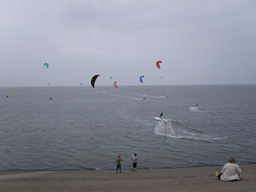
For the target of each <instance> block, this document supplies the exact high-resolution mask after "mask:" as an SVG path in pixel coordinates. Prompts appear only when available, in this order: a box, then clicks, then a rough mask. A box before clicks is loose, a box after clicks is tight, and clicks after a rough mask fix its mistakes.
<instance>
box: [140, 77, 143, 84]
mask: <svg viewBox="0 0 256 192" xmlns="http://www.w3.org/2000/svg"><path fill="white" fill-rule="evenodd" d="M142 78H144V75H142V76H140V82H141V83H143V80H142Z"/></svg>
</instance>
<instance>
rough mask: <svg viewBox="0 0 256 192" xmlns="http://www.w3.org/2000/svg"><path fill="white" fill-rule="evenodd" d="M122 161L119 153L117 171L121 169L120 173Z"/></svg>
mask: <svg viewBox="0 0 256 192" xmlns="http://www.w3.org/2000/svg"><path fill="white" fill-rule="evenodd" d="M121 161H122V159H121V156H120V155H118V156H117V159H116V173H117V172H118V169H119V171H120V173H122V168H121Z"/></svg>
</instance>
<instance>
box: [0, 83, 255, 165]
mask: <svg viewBox="0 0 256 192" xmlns="http://www.w3.org/2000/svg"><path fill="white" fill-rule="evenodd" d="M13 90H15V95H12V91H13ZM7 95H8V97H7ZM196 104H199V106H198V108H195V105H196ZM161 112H163V120H161V121H158V120H155V119H154V118H155V117H158V116H159V114H160V113H161ZM164 120H166V124H165V121H164ZM165 130H166V134H165ZM133 153H137V154H138V157H139V161H138V168H149V169H151V168H166V167H193V166H208V165H223V164H224V163H225V162H226V159H227V157H228V156H230V155H232V156H234V157H235V158H236V160H237V162H238V163H239V164H250V163H256V86H249V85H248V86H246V85H244V86H124V87H121V86H120V88H118V89H114V88H113V87H107V86H106V87H104V86H102V87H96V88H95V89H93V88H91V87H84V86H81V87H19V88H0V170H84V169H96V170H104V169H115V158H116V156H117V155H119V154H120V155H121V157H122V160H123V162H122V168H123V169H130V168H131V164H132V162H131V156H132V155H133Z"/></svg>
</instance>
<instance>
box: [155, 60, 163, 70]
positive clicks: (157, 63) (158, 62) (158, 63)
mask: <svg viewBox="0 0 256 192" xmlns="http://www.w3.org/2000/svg"><path fill="white" fill-rule="evenodd" d="M160 63H162V61H161V60H159V61H157V62H156V66H157V68H158V69H160Z"/></svg>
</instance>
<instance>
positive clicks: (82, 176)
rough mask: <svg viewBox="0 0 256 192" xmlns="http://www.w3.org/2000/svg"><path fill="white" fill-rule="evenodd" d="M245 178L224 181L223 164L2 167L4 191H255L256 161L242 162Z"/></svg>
mask: <svg viewBox="0 0 256 192" xmlns="http://www.w3.org/2000/svg"><path fill="white" fill-rule="evenodd" d="M240 167H241V169H242V171H243V179H242V180H241V181H236V182H223V181H219V180H218V179H217V178H216V177H215V174H214V173H215V170H220V169H221V168H222V167H221V166H217V167H196V168H173V169H154V170H138V171H137V172H132V171H131V170H124V171H123V172H122V173H121V174H120V173H117V174H116V173H115V171H114V170H107V171H94V170H86V171H2V172H0V191H1V192H30V191H31V192H32V191H33V192H44V191H45V192H52V191H61V192H71V191H72V192H78V191H103V192H105V191H111V192H112V191H118V192H120V191H132V192H135V191H142V192H143V191H145V192H146V191H147V192H149V191H189V192H200V191H208V192H211V191H218V192H221V191H225V192H229V191H232V192H234V191H239V192H241V191H252V192H255V191H256V185H255V183H256V165H255V164H253V165H241V166H240Z"/></svg>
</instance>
